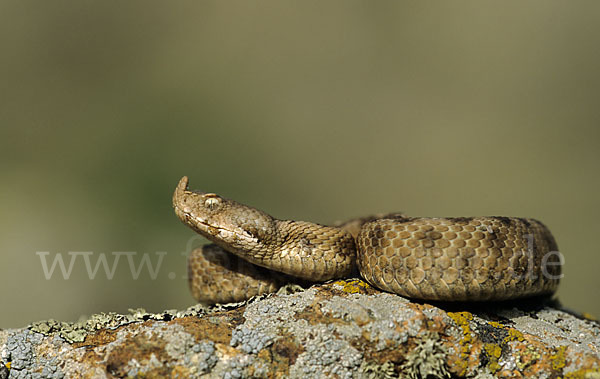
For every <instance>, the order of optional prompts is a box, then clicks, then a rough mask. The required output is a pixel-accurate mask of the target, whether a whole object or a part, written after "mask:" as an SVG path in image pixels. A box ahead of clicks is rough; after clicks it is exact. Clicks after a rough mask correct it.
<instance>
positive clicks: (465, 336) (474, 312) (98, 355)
mask: <svg viewBox="0 0 600 379" xmlns="http://www.w3.org/2000/svg"><path fill="white" fill-rule="evenodd" d="M599 350H600V325H599V324H598V322H597V321H593V320H590V319H587V318H585V317H582V316H577V315H574V314H572V313H570V312H567V311H564V310H561V309H558V308H556V307H552V306H549V305H544V304H543V303H542V302H541V301H536V302H534V301H532V300H530V301H526V302H520V303H505V304H500V303H494V304H489V303H486V304H480V305H477V306H475V305H472V304H471V305H468V304H463V305H460V304H459V305H456V304H455V305H448V304H436V305H430V304H426V303H416V302H413V301H409V300H407V299H405V298H402V297H400V296H397V295H393V294H388V293H383V292H380V291H378V290H375V289H373V288H371V287H370V286H369V285H368V284H366V283H365V282H362V281H360V280H345V281H337V282H334V283H328V284H323V285H316V286H313V287H311V288H309V289H308V290H305V291H301V292H295V293H288V294H283V293H279V294H277V295H271V296H263V297H261V298H257V299H253V300H251V301H248V302H245V303H237V304H231V305H224V306H217V307H213V308H204V307H201V306H195V307H191V308H189V309H188V310H186V311H182V312H177V311H165V312H164V313H161V314H148V313H145V312H144V311H143V310H136V311H132V313H131V314H129V315H117V314H101V315H95V316H93V317H92V318H91V319H89V320H87V321H84V322H81V323H77V324H69V323H60V322H56V321H52V320H50V321H45V322H39V323H36V324H34V325H31V326H30V327H28V328H24V329H9V330H1V331H0V359H1V360H2V364H0V379H1V378H6V377H9V378H30V377H34V378H70V377H89V378H91V377H94V378H96V377H98V378H102V377H107V378H111V377H165V376H166V377H180V378H183V377H190V376H191V377H201V376H206V377H218V378H245V377H275V378H280V377H292V378H297V377H335V378H393V377H409V378H426V377H428V376H429V377H436V378H437V377H441V378H443V377H448V378H450V377H452V378H460V377H475V378H491V377H506V378H513V377H524V378H525V377H540V378H600V355H599Z"/></svg>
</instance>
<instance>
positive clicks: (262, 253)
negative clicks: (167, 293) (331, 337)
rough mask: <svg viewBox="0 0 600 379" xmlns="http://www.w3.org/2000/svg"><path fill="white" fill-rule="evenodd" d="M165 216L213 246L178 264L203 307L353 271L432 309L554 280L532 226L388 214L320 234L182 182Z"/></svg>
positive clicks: (545, 248) (545, 290)
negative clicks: (436, 303) (171, 214)
mask: <svg viewBox="0 0 600 379" xmlns="http://www.w3.org/2000/svg"><path fill="white" fill-rule="evenodd" d="M173 207H174V209H175V213H176V214H177V216H178V217H179V218H180V219H181V220H182V221H183V223H185V224H186V225H188V226H189V227H191V228H192V229H193V230H195V231H196V232H198V233H200V234H201V235H203V236H204V237H206V238H207V239H209V240H210V241H212V242H213V243H214V244H211V245H207V246H204V247H201V248H197V249H195V250H194V251H193V252H192V253H191V254H190V256H189V258H188V277H189V284H190V289H191V291H192V295H193V296H194V297H195V298H196V300H198V301H200V302H203V303H217V302H219V303H225V302H232V301H241V300H244V299H247V298H249V297H251V296H254V295H259V294H263V293H268V292H273V291H275V290H277V288H278V287H280V286H281V285H283V284H284V283H286V282H289V281H292V280H297V279H296V278H298V279H302V280H307V281H316V282H319V281H326V280H329V279H336V278H345V277H348V276H350V275H352V274H353V273H356V270H357V269H358V272H359V273H360V275H361V276H362V277H363V278H364V279H365V280H366V281H367V282H369V283H370V284H371V285H373V286H375V287H377V288H379V289H381V290H384V291H388V292H393V293H396V294H399V295H402V296H407V297H412V298H417V299H425V300H442V301H484V300H505V299H514V298H520V297H528V296H534V295H544V294H551V293H553V292H554V291H555V290H556V288H557V286H558V282H559V277H560V276H561V265H562V263H563V261H562V256H561V255H560V253H558V249H557V246H556V242H555V241H554V237H553V236H552V234H551V233H550V231H549V230H548V229H547V228H546V227H545V226H544V225H543V224H542V223H541V222H539V221H536V220H533V219H524V218H515V217H456V218H424V217H406V216H403V215H401V214H391V215H385V216H380V217H371V218H366V219H357V220H353V221H351V222H348V223H346V224H343V225H341V226H323V225H318V224H314V223H310V222H304V221H288V220H278V219H275V218H273V217H271V216H270V215H268V214H266V213H265V212H262V211H260V210H258V209H255V208H252V207H249V206H246V205H243V204H240V203H237V202H235V201H233V200H229V199H225V198H222V197H220V196H218V195H216V194H214V193H203V192H199V191H190V190H188V178H187V177H183V178H182V179H181V180H180V181H179V184H178V185H177V188H176V190H175V193H174V195H173ZM230 253H231V254H230ZM232 254H233V255H232ZM238 257H239V258H238ZM240 258H242V259H240Z"/></svg>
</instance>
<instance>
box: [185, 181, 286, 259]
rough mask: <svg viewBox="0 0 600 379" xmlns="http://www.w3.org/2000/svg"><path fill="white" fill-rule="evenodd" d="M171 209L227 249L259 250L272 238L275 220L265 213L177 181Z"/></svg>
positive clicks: (192, 226) (198, 230)
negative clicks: (191, 189) (193, 189)
mask: <svg viewBox="0 0 600 379" xmlns="http://www.w3.org/2000/svg"><path fill="white" fill-rule="evenodd" d="M173 208H174V209H175V213H176V214H177V216H178V217H179V219H180V220H181V221H183V223H184V224H186V225H187V226H189V227H190V228H192V229H194V230H195V231H196V232H198V233H200V234H201V235H203V236H204V237H206V238H208V239H209V240H211V241H213V242H214V243H216V244H217V245H220V246H221V247H223V248H225V249H227V250H230V251H241V252H246V251H259V250H262V248H263V247H264V244H265V243H269V241H270V240H271V239H272V238H273V235H274V234H275V233H274V229H275V221H274V219H273V218H272V217H271V216H269V215H268V214H266V213H264V212H262V211H259V210H258V209H255V208H252V207H248V206H246V205H243V204H240V203H238V202H236V201H233V200H229V199H225V198H223V197H221V196H219V195H217V194H214V193H208V192H199V191H190V190H188V178H187V176H184V177H183V178H181V180H180V181H179V184H178V185H177V188H176V189H175V193H174V194H173Z"/></svg>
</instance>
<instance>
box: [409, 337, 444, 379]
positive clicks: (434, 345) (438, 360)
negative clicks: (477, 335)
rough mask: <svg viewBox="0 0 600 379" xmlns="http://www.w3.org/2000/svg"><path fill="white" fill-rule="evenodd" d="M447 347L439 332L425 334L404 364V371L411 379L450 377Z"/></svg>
mask: <svg viewBox="0 0 600 379" xmlns="http://www.w3.org/2000/svg"><path fill="white" fill-rule="evenodd" d="M447 354H448V352H447V349H446V348H445V347H444V345H443V344H442V341H441V340H440V338H439V336H438V334H437V333H431V334H430V335H429V336H425V335H424V336H423V337H422V339H421V340H420V341H419V342H418V344H417V346H415V347H414V348H413V349H412V350H411V351H410V353H408V355H407V356H406V362H404V364H403V365H402V367H401V369H402V372H404V373H405V375H407V377H408V378H410V379H419V378H428V377H433V378H449V377H450V373H449V372H448V369H447V367H446V357H447Z"/></svg>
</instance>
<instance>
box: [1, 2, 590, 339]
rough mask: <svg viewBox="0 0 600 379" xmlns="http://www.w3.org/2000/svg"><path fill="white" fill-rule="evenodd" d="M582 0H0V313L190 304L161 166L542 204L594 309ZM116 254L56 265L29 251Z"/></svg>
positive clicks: (288, 209) (394, 197)
mask: <svg viewBox="0 0 600 379" xmlns="http://www.w3.org/2000/svg"><path fill="white" fill-rule="evenodd" d="M599 15H600V2H597V1H588V2H585V1H581V2H575V3H572V2H562V1H547V0H546V1H530V2H509V3H506V2H501V3H498V2H480V1H470V2H460V1H459V2H436V3H431V2H396V1H379V2H355V1H340V2H335V1H334V2H317V1H303V2H281V1H278V2H269V1H266V2H258V3H256V2H245V1H240V2H217V1H214V2H193V1H183V2H161V1H128V2H121V1H98V0H91V1H78V2H75V1H73V2H62V1H52V2H40V1H2V2H0V47H1V50H0V51H1V52H2V53H1V54H2V58H1V59H0V75H1V84H0V86H1V88H2V91H1V92H0V96H1V101H0V128H1V129H0V148H1V149H0V157H1V160H0V165H1V166H0V167H1V170H2V171H1V173H2V179H1V184H0V254H1V260H0V265H1V266H0V277H1V279H0V280H1V281H0V289H1V291H2V307H1V308H0V309H1V310H2V311H1V312H0V327H4V328H6V327H19V326H24V325H26V324H27V323H29V322H31V321H34V320H40V319H47V318H57V319H61V320H76V319H77V318H78V317H79V316H80V315H89V314H91V313H94V312H101V311H104V312H108V311H117V312H126V311H127V309H128V308H136V307H145V308H146V309H148V310H150V311H160V310H163V309H168V308H184V307H186V306H189V305H191V304H193V299H192V298H191V296H190V295H189V292H188V288H187V282H186V279H185V274H186V268H185V255H184V253H185V250H186V249H187V247H186V246H188V245H191V244H196V243H199V242H201V241H199V240H198V238H195V237H194V233H193V232H192V231H191V230H190V229H188V228H186V227H185V226H183V225H182V224H181V223H180V222H179V221H178V220H177V218H176V217H175V215H174V213H173V211H172V209H171V194H172V191H173V189H174V188H175V185H176V184H177V181H178V180H179V178H180V177H181V176H183V175H188V176H189V177H190V181H191V187H192V188H195V189H201V190H204V191H212V192H217V193H219V194H221V195H223V196H226V197H229V198H233V199H236V200H238V201H240V202H243V203H247V204H249V205H253V206H256V207H259V208H261V209H264V210H265V211H268V212H270V213H271V214H273V215H274V216H276V217H279V218H290V219H301V220H309V221H315V222H321V223H329V222H332V221H335V220H339V219H344V218H346V217H352V216H358V215H363V214H369V213H373V212H385V211H396V210H402V211H404V212H407V213H408V214H411V215H423V216H468V215H513V216H527V217H534V218H538V219H540V220H542V221H544V222H545V223H546V224H547V225H548V226H549V227H550V228H551V230H552V231H553V232H554V235H555V236H556V239H557V241H558V244H559V247H560V249H561V251H562V252H563V254H564V256H565V260H566V265H565V267H564V274H565V275H564V278H563V281H562V283H561V287H560V290H559V297H560V299H561V301H562V302H563V303H564V304H565V305H566V306H568V307H571V308H573V309H576V310H578V311H587V312H591V313H592V314H595V315H596V316H597V315H600V301H599V300H598V299H599V297H598V294H597V293H596V292H597V291H598V290H599V289H600V286H599V284H600V275H598V265H599V264H600V256H599V255H598V254H597V250H598V247H597V246H598V242H597V241H596V239H597V235H596V233H598V227H599V226H600V221H599V220H600V218H599V217H598V215H597V212H598V209H599V205H600V200H599V197H598V187H599V184H600V176H599V174H598V163H599V158H600V149H599V147H600V144H599V142H600V141H599V138H600V103H599V99H600V69H599V68H600V22H598V20H599V18H598V16H599ZM36 252H49V253H50V254H49V255H48V258H47V259H48V262H49V264H50V263H52V260H53V259H54V257H55V256H56V254H60V255H62V256H63V257H64V259H65V261H66V262H65V263H66V264H67V266H68V263H69V260H70V256H69V255H68V252H92V253H93V255H92V256H91V263H92V264H93V265H95V264H96V261H97V260H98V258H99V257H100V256H101V255H102V254H107V255H108V263H109V265H112V262H113V259H114V256H112V255H110V254H111V253H112V252H137V255H136V256H135V257H133V258H134V262H135V263H136V265H139V263H140V261H141V258H142V256H143V254H149V258H151V259H150V260H151V262H152V263H153V265H154V266H156V264H157V263H158V261H159V255H156V254H155V253H156V252H166V253H167V254H166V255H164V256H163V258H164V259H163V260H162V262H161V265H160V267H159V271H158V272H157V275H156V278H154V279H153V278H152V277H151V275H150V273H149V272H148V270H147V269H142V271H141V274H140V276H139V278H138V279H135V278H134V277H133V276H134V275H132V273H131V271H130V268H129V266H128V263H127V260H126V258H125V257H122V259H121V261H120V262H119V264H118V265H117V267H116V271H115V273H114V277H113V278H112V279H108V278H107V276H106V274H105V273H104V271H103V269H102V268H100V271H99V273H97V275H96V277H95V278H94V279H93V280H91V279H90V278H89V276H88V274H87V272H86V267H85V265H84V261H83V258H82V256H79V257H78V258H77V259H76V260H75V261H74V264H73V272H72V274H71V275H70V277H69V279H67V280H65V279H64V278H63V277H62V275H61V274H60V271H59V268H58V267H56V269H55V272H54V275H53V276H52V278H51V279H50V280H46V279H45V275H44V272H43V268H42V264H41V260H40V256H39V255H37V254H36Z"/></svg>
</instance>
